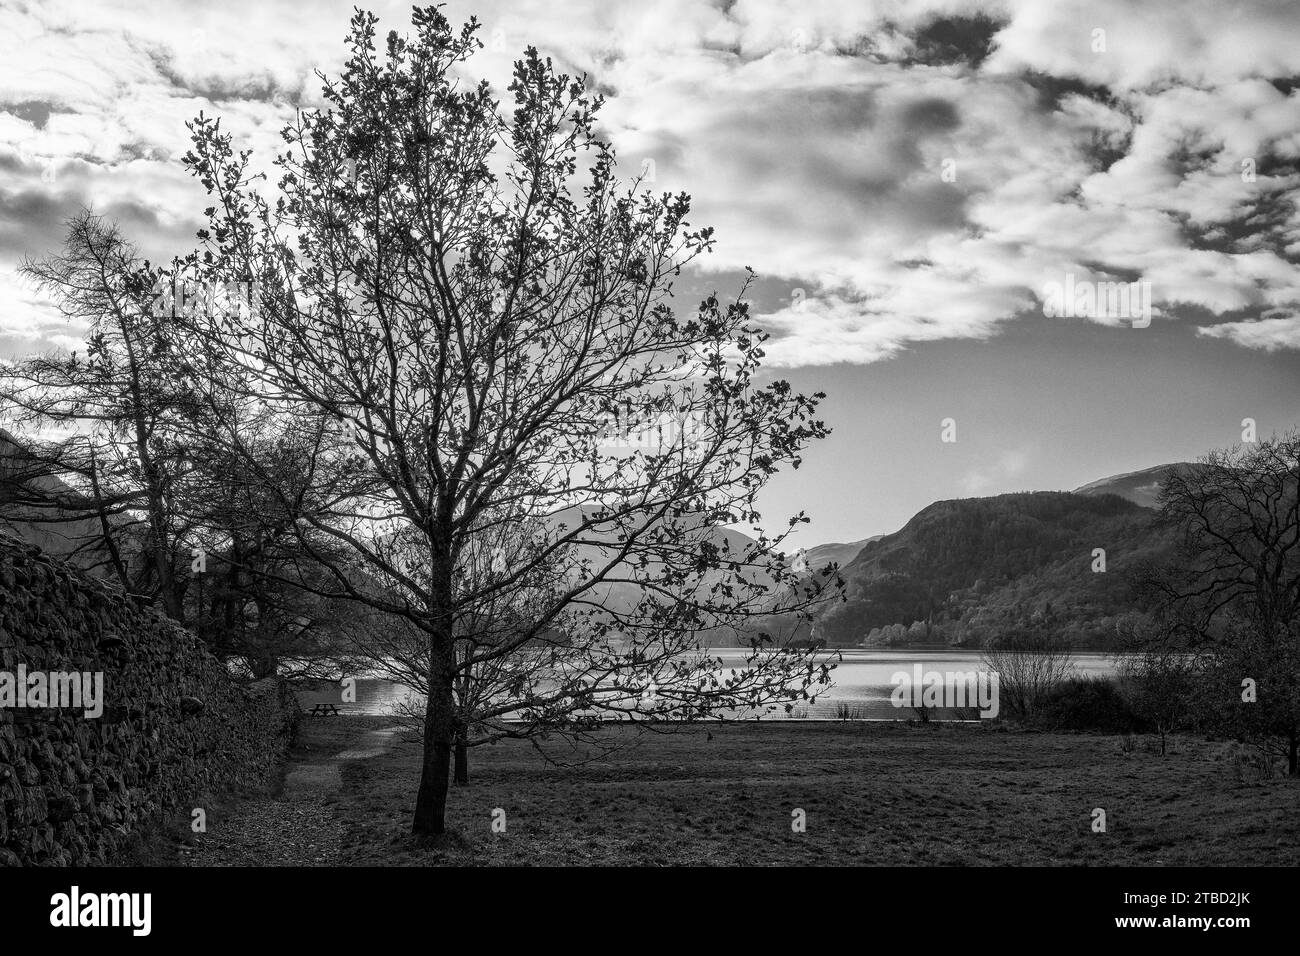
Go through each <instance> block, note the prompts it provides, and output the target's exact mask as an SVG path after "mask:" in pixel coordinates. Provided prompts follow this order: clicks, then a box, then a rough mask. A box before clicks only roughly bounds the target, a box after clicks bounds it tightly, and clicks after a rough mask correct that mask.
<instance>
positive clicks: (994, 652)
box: [980, 630, 1074, 720]
mask: <svg viewBox="0 0 1300 956" xmlns="http://www.w3.org/2000/svg"><path fill="white" fill-rule="evenodd" d="M980 660H981V662H982V663H983V665H984V667H985V668H987V669H988V670H990V671H993V672H995V673H996V674H997V675H998V694H999V703H1000V706H1001V707H1003V708H1005V709H1006V712H1007V713H1009V714H1010V715H1012V716H1014V717H1018V718H1020V719H1021V720H1025V719H1028V718H1030V717H1032V716H1033V715H1034V713H1035V711H1036V710H1037V709H1038V707H1039V705H1040V704H1041V703H1042V701H1043V699H1044V698H1045V697H1046V695H1047V694H1048V692H1050V691H1051V690H1052V689H1053V688H1055V687H1056V686H1058V685H1059V684H1060V683H1061V681H1063V680H1065V679H1066V678H1067V677H1069V676H1070V674H1071V673H1072V672H1073V670H1074V662H1073V660H1072V659H1071V655H1070V651H1069V649H1068V648H1067V647H1065V646H1064V645H1063V644H1061V643H1060V642H1059V641H1057V640H1055V639H1054V638H1052V637H1051V636H1050V635H1048V634H1045V633H1043V632H1040V631H1030V630H1024V631H1015V632H1012V633H1008V634H1004V635H1002V636H1001V637H1000V638H998V639H997V640H995V641H993V642H992V643H991V644H990V645H989V646H988V647H987V648H986V649H985V650H984V653H983V654H982V655H981V658H980Z"/></svg>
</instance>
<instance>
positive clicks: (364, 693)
mask: <svg viewBox="0 0 1300 956" xmlns="http://www.w3.org/2000/svg"><path fill="white" fill-rule="evenodd" d="M709 653H710V654H712V655H714V656H716V657H718V658H720V659H721V660H722V661H723V662H724V664H725V665H726V666H728V667H730V666H737V667H739V666H740V665H741V664H743V662H744V653H745V652H744V650H743V649H738V648H714V649H711V650H710V651H709ZM826 656H827V658H828V659H830V660H833V659H834V655H826ZM1072 660H1073V662H1074V666H1075V670H1076V672H1077V673H1078V674H1080V675H1083V676H1097V677H1108V676H1112V675H1114V673H1115V658H1114V655H1112V654H1109V653H1103V652H1092V651H1086V652H1079V653H1076V654H1074V655H1073V656H1072ZM915 664H920V665H921V669H922V670H923V671H957V672H966V671H973V670H979V669H980V652H979V651H962V650H948V649H936V650H928V649H918V648H897V649H892V650H891V649H880V650H875V649H872V650H860V649H852V650H845V651H844V652H843V660H842V661H841V662H840V663H839V664H838V665H837V666H836V668H835V670H833V671H832V672H831V679H832V684H831V686H830V687H829V688H828V689H827V690H826V692H825V693H824V694H823V695H822V696H820V697H819V698H818V699H817V701H816V702H815V703H811V704H810V703H807V702H800V703H798V704H797V705H796V707H795V711H794V715H793V716H794V718H795V719H833V718H835V717H837V716H838V709H839V705H840V704H845V705H847V706H848V707H850V708H852V711H853V713H854V715H855V716H856V717H858V718H860V719H864V720H899V719H904V720H906V719H910V718H912V717H914V716H915V714H914V712H913V711H911V710H909V709H904V710H900V709H897V708H895V707H894V706H893V704H892V703H891V702H890V699H889V695H890V693H891V692H892V691H893V689H894V686H893V684H891V683H890V678H891V677H892V676H893V675H894V674H895V673H896V672H897V671H907V672H909V673H910V672H911V671H912V668H913V665H915ZM412 694H413V692H412V691H411V690H410V688H407V687H404V686H403V685H401V684H397V683H394V682H393V681H389V680H381V679H378V678H360V679H358V680H357V701H356V703H355V704H341V705H339V709H340V710H341V711H342V712H343V713H353V714H370V715H388V714H391V713H392V711H393V708H394V706H395V705H396V704H398V703H399V702H400V701H402V700H403V699H405V698H407V697H409V696H412ZM298 699H299V701H300V702H301V703H302V705H303V706H304V707H305V708H310V707H311V705H312V704H315V703H317V702H331V703H337V702H338V699H339V692H338V691H337V690H334V689H329V688H327V689H323V690H320V691H301V692H299V694H298ZM765 719H772V720H788V719H791V718H790V717H787V716H785V715H784V714H782V713H777V714H773V715H771V716H770V717H768V718H765Z"/></svg>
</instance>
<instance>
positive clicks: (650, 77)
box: [0, 0, 1300, 544]
mask: <svg viewBox="0 0 1300 956" xmlns="http://www.w3.org/2000/svg"><path fill="white" fill-rule="evenodd" d="M351 7H352V4H351V3H325V2H312V3H310V4H307V3H303V2H301V0H294V2H287V0H284V2H265V0H255V2H250V0H233V2H227V3H221V4H212V3H198V2H171V3H161V2H149V0H137V2H132V3H129V4H117V3H107V2H87V0H76V2H57V0H47V2H42V3H39V4H31V3H21V2H19V3H14V2H10V0H0V356H12V355H16V354H22V353H26V352H29V351H31V350H33V349H48V348H52V347H60V346H63V347H69V346H73V345H75V343H76V342H77V341H78V339H79V335H78V331H79V330H78V329H76V328H75V327H72V326H69V325H68V324H67V323H66V322H64V321H63V320H62V319H60V318H59V317H58V316H56V315H55V314H53V312H52V311H51V310H50V308H49V305H48V304H47V303H43V302H41V301H40V299H39V298H38V297H37V296H36V295H35V294H34V293H33V292H32V291H31V290H30V289H28V288H25V287H24V286H23V285H22V283H21V282H20V281H19V280H18V279H17V277H16V276H15V274H14V266H15V265H16V264H17V263H18V262H19V261H20V260H21V258H22V257H23V256H24V255H40V254H42V253H44V252H47V251H49V250H51V249H53V248H54V247H55V246H56V245H57V244H58V241H59V236H60V231H61V221H62V220H63V218H65V217H66V216H67V215H69V214H71V213H72V212H74V211H75V210H76V209H77V208H78V207H79V206H82V205H90V206H92V207H93V208H95V209H96V210H97V211H99V212H101V213H106V214H108V215H110V216H112V217H114V218H116V219H117V220H118V221H119V222H120V223H121V225H122V227H123V229H124V230H125V231H126V232H127V233H128V235H129V236H130V237H132V238H133V239H134V240H135V241H136V242H137V243H138V244H139V245H140V247H141V248H142V250H143V251H145V253H146V254H148V255H150V256H153V257H156V258H170V256H171V255H172V254H174V253H177V252H180V251H183V250H185V249H188V248H191V247H192V246H193V232H194V230H195V228H197V225H198V221H197V214H198V213H199V211H200V210H201V209H202V207H203V206H204V205H205V203H204V202H203V200H202V196H201V194H200V190H199V189H198V187H197V186H196V185H195V184H194V183H193V182H192V181H191V180H190V179H189V177H188V176H187V175H186V174H185V172H184V171H183V170H182V169H181V167H180V165H179V163H178V162H177V159H176V157H178V156H179V155H180V154H182V153H184V151H185V150H186V149H187V148H188V145H189V143H188V134H187V131H186V129H185V125H184V124H185V121H186V120H187V119H189V118H192V117H193V116H195V115H196V114H197V113H199V112H200V111H204V112H206V113H208V114H211V115H217V116H221V117H222V118H223V123H224V125H225V126H226V127H227V128H228V129H230V130H231V131H232V132H234V133H235V134H236V136H237V137H238V138H239V139H240V140H241V141H243V142H244V143H246V144H247V145H248V146H250V147H252V148H253V149H254V150H255V151H256V154H257V155H259V156H261V157H269V156H270V154H271V153H272V151H273V150H274V149H275V147H276V144H277V138H278V130H279V128H280V126H281V125H282V123H283V122H284V120H285V119H286V118H287V117H288V116H290V115H291V114H292V111H293V110H294V109H295V108H299V107H302V108H310V107H311V106H313V105H315V104H317V103H318V102H319V100H318V96H317V93H318V87H319V82H318V80H317V79H316V77H315V71H317V70H322V71H325V72H327V73H330V72H334V71H336V70H337V68H338V66H339V64H340V63H341V61H342V58H343V56H344V46H343V43H342V39H343V37H344V36H345V34H346V32H347V21H348V17H349V15H350V11H351ZM370 8H371V9H373V10H374V11H375V12H376V13H378V14H379V15H380V16H381V28H385V29H386V28H389V27H392V28H399V29H400V28H403V27H404V20H405V19H408V18H409V4H408V3H387V2H384V3H376V4H373V5H371V7H370ZM447 11H448V14H449V15H450V16H451V17H452V19H453V20H461V19H464V18H467V17H468V16H470V15H475V16H477V17H478V19H479V20H480V21H481V22H482V24H483V29H482V32H481V34H480V35H481V37H482V39H483V41H484V44H485V48H484V50H483V51H482V52H481V53H480V54H479V56H478V57H476V59H475V62H474V64H473V67H474V71H475V72H477V73H478V74H479V75H481V76H486V77H487V78H488V79H490V80H492V81H494V82H495V83H497V84H498V85H502V84H503V83H504V80H505V78H506V77H507V75H508V70H509V66H510V63H511V62H512V61H513V59H514V58H515V57H517V56H518V54H519V52H520V51H521V50H522V49H523V48H524V47H525V46H526V45H528V44H533V45H536V46H538V47H539V48H540V49H541V50H542V51H543V52H544V53H546V54H548V55H550V56H551V57H552V58H554V59H555V60H556V62H557V63H559V64H560V65H561V66H562V67H563V68H565V69H566V70H569V71H570V72H575V73H586V74H587V75H588V76H589V78H590V79H591V81H592V82H593V83H594V84H595V85H596V86H597V87H598V88H599V89H600V90H601V91H602V92H603V93H604V94H605V96H606V98H607V106H606V109H605V111H604V114H603V117H604V119H603V122H604V126H605V130H604V133H605V135H606V136H607V137H608V138H609V139H611V140H612V142H613V143H614V145H615V147H616V148H617V150H618V152H619V155H620V157H621V160H622V164H623V165H624V167H625V168H626V169H627V170H628V172H629V173H635V172H641V171H649V172H652V173H653V177H654V183H655V186H656V188H663V189H668V190H673V191H676V190H678V189H684V190H686V191H687V192H689V193H691V194H692V195H693V196H694V197H695V206H696V214H695V216H694V217H693V221H694V222H696V223H699V224H703V223H709V224H712V225H713V226H715V227H716V229H717V233H718V238H719V244H718V248H717V251H716V253H715V254H714V255H712V256H711V257H710V258H709V261H708V262H707V271H700V272H696V273H694V274H692V275H691V276H690V277H689V281H688V282H687V291H688V292H689V293H692V294H693V293H702V292H706V291H709V290H712V289H716V290H718V291H719V292H720V293H723V294H726V293H730V292H734V291H735V290H736V289H737V288H738V286H739V282H740V277H741V275H742V270H743V268H744V267H746V266H749V267H752V268H753V269H754V270H755V271H756V272H757V273H758V274H759V275H760V277H761V280H760V281H759V282H758V284H757V285H756V287H755V288H754V289H753V296H752V306H753V310H754V313H755V314H756V315H757V316H758V317H760V319H761V321H762V322H763V323H764V324H765V325H766V326H767V327H768V328H769V329H770V331H771V332H772V333H773V341H772V343H771V348H770V350H769V357H770V361H771V364H772V366H773V372H774V374H779V375H781V376H783V377H786V378H789V379H790V380H791V381H792V382H794V384H796V385H797V386H799V387H800V388H804V389H817V388H820V389H822V390H824V391H826V392H827V393H828V396H829V397H828V399H827V403H826V416H825V417H826V419H827V420H828V422H829V424H831V425H832V426H833V428H834V429H835V433H834V435H833V436H832V437H831V438H830V439H829V440H828V441H827V442H825V443H823V444H822V446H820V447H818V448H816V449H814V450H813V451H812V452H811V453H810V455H809V457H808V460H807V464H806V465H805V468H804V469H801V471H800V472H799V473H798V475H797V476H789V477H786V478H782V479H781V480H779V481H778V482H777V483H776V485H775V486H774V487H773V488H772V490H771V493H770V494H769V495H768V498H767V501H766V505H767V508H768V510H769V511H770V512H771V513H773V514H775V513H778V512H781V513H787V512H790V511H793V510H797V509H798V508H800V507H805V508H807V509H808V510H809V511H810V512H811V515H812V517H813V519H814V520H813V524H812V525H811V527H810V528H809V530H808V532H807V533H806V536H805V538H804V540H805V541H806V543H808V544H812V543H816V542H818V541H827V540H848V539H853V538H859V537H863V536H865V535H868V534H874V533H879V532H886V531H892V530H895V529H896V528H897V527H899V526H900V525H901V524H902V523H903V522H904V521H905V520H906V519H907V518H908V517H910V516H911V515H912V514H913V513H914V512H915V511H916V510H918V509H919V508H921V507H923V506H924V505H926V504H928V503H929V502H931V501H933V500H936V499H939V498H948V497H961V496H969V495H983V494H994V493H998V492H1002V491H1015V490H1025V489H1051V488H1071V487H1075V486H1077V485H1079V484H1083V483H1085V482H1087V481H1090V480H1092V479H1094V478H1097V477H1100V476H1102V475H1106V474H1111V473H1116V472H1121V471H1130V470H1134V469H1137V468H1141V467H1146V466H1148V465H1153V464H1158V463H1161V462H1166V461H1173V460H1184V459H1189V458H1193V457H1195V456H1197V455H1199V454H1201V453H1202V452H1204V451H1205V450H1206V449H1208V448H1210V447H1213V446H1222V445H1227V444H1230V443H1232V442H1234V441H1236V440H1238V439H1239V438H1240V432H1241V422H1242V419H1244V418H1252V419H1254V420H1255V421H1256V422H1257V424H1258V428H1259V430H1260V432H1261V434H1268V433H1269V432H1271V431H1274V430H1284V429H1286V428H1288V427H1291V426H1292V425H1295V424H1300V378H1298V377H1297V372H1300V272H1298V271H1297V268H1296V264H1297V261H1300V211H1298V210H1297V207H1296V205H1295V202H1294V200H1295V197H1296V196H1297V194H1298V193H1297V186H1298V185H1300V92H1297V90H1300V4H1297V3H1295V2H1282V0H1278V2H1255V3H1231V2H1222V0H1219V2H1196V0H1133V2H1118V0H1100V2H1096V0H1094V2H1087V3H1084V2H1069V0H1063V2H1051V3H1049V2H1045V0H1022V2H1006V3H979V4H973V3H965V2H952V0H949V2H929V0H921V2H864V0H852V2H849V0H844V2H824V0H757V2H756V0H739V2H735V3H724V2H712V3H710V2H706V0H640V2H637V3H631V2H610V0H546V2H541V0H512V2H508V3H505V2H471V3H462V2H456V3H451V4H449V5H448V6H447ZM1067 278H1068V281H1069V282H1071V283H1074V284H1075V286H1076V287H1077V286H1082V285H1084V284H1087V283H1101V282H1140V283H1144V284H1145V286H1143V287H1142V288H1145V289H1146V290H1149V295H1150V303H1151V308H1150V313H1149V315H1150V323H1149V324H1147V323H1146V321H1145V320H1144V319H1139V320H1137V321H1135V320H1134V319H1133V318H1132V317H1129V316H1117V315H1115V314H1110V313H1108V312H1107V311H1106V310H1104V309H1102V310H1098V311H1094V312H1088V311H1087V310H1085V309H1080V310H1077V311H1073V310H1072V311H1073V314H1069V315H1065V316H1062V315H1052V316H1048V315H1045V314H1044V307H1043V301H1044V299H1045V297H1046V296H1047V295H1048V290H1049V289H1050V288H1051V284H1052V283H1058V284H1063V283H1065V282H1066V281H1067ZM1049 311H1050V310H1049ZM946 418H951V419H953V420H954V421H955V423H956V436H957V441H956V442H951V443H946V442H942V441H941V440H940V437H941V422H942V421H943V420H944V419H946Z"/></svg>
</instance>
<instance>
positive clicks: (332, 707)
mask: <svg viewBox="0 0 1300 956" xmlns="http://www.w3.org/2000/svg"><path fill="white" fill-rule="evenodd" d="M307 713H308V714H309V715H310V716H312V717H325V716H327V715H330V714H333V715H334V716H335V717H338V716H340V714H339V706H338V704H323V703H322V704H315V705H314V706H313V707H312V709H311V710H309V711H308V712H307Z"/></svg>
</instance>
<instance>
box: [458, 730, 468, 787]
mask: <svg viewBox="0 0 1300 956" xmlns="http://www.w3.org/2000/svg"><path fill="white" fill-rule="evenodd" d="M468 740H469V730H468V728H466V726H465V725H464V724H457V726H456V786H458V787H464V786H467V785H468V784H469V743H468Z"/></svg>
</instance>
